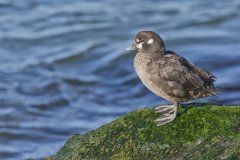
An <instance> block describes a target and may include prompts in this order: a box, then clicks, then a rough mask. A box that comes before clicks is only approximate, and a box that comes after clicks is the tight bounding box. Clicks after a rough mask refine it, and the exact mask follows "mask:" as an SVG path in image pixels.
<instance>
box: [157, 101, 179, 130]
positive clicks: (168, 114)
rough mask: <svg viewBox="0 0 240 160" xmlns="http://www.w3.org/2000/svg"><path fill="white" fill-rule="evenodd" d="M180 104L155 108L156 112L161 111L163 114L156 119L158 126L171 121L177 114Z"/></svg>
mask: <svg viewBox="0 0 240 160" xmlns="http://www.w3.org/2000/svg"><path fill="white" fill-rule="evenodd" d="M177 108H178V105H167V106H159V107H156V108H155V112H156V113H160V114H161V116H160V117H159V118H157V119H156V120H155V123H156V124H157V126H162V125H164V124H167V123H169V122H172V121H173V120H174V119H175V118H176V115H177Z"/></svg>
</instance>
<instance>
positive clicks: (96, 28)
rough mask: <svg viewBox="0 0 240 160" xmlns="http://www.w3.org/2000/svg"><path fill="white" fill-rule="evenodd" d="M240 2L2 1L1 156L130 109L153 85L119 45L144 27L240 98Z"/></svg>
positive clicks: (31, 151)
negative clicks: (147, 85) (145, 81)
mask: <svg viewBox="0 0 240 160" xmlns="http://www.w3.org/2000/svg"><path fill="white" fill-rule="evenodd" d="M239 19H240V1H239V0H230V1H218V0H212V1H207V0H203V1H196V0H195V1H192V0H185V1H181V2H179V1H177V0H175V1H167V0H166V1H154V0H152V1H145V0H139V1H137V2H135V1H129V0H121V1H114V0H102V1H88V0H82V1H77V0H59V1H51V0H24V1H18V0H0V24H1V25H0V63H1V65H0V76H1V78H0V109H1V111H0V159H9V160H10V159H18V160H21V159H41V158H43V157H47V156H49V155H52V154H54V153H55V152H56V151H57V150H59V149H60V147H61V146H62V145H63V144H64V143H65V141H66V140H67V138H69V136H70V135H72V134H77V133H85V132H87V131H89V130H92V129H96V128H98V127H100V126H101V125H103V124H106V123H108V122H110V121H112V120H114V119H116V118H117V117H119V116H121V115H124V114H126V113H127V112H129V111H132V110H134V109H138V108H142V107H148V106H154V105H158V104H161V103H167V101H164V100H163V99H161V98H158V97H156V96H155V95H153V94H152V93H150V92H149V91H148V90H147V89H146V88H145V87H143V85H142V84H141V82H140V80H139V79H138V78H137V76H136V73H135V71H134V69H133V57H134V53H128V52H126V51H125V48H126V47H127V46H128V45H130V44H131V42H132V40H133V38H134V36H135V34H136V33H137V32H138V31H140V30H154V31H156V32H158V33H159V34H160V35H161V36H162V37H163V39H164V40H165V44H166V46H167V48H168V49H170V50H173V51H176V52H177V53H179V54H181V55H182V56H184V57H186V58H187V59H189V60H191V61H192V62H193V63H194V64H196V65H199V66H201V67H202V68H205V69H207V70H208V71H210V72H212V73H214V74H215V75H216V76H217V77H218V80H217V81H216V85H217V87H218V88H219V89H220V91H221V94H220V95H219V96H218V97H212V98H207V99H204V100H202V101H211V102H218V103H221V104H226V105H239V104H240V98H239V97H240V92H239V91H240V85H239V83H240V21H239Z"/></svg>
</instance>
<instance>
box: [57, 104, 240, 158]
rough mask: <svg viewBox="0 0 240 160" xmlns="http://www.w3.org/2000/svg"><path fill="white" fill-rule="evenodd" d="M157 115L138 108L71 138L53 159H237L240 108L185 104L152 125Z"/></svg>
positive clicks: (152, 111) (239, 140) (239, 144)
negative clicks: (174, 114)
mask: <svg viewBox="0 0 240 160" xmlns="http://www.w3.org/2000/svg"><path fill="white" fill-rule="evenodd" d="M157 116H158V115H157V114H155V113H154V110H153V109H140V110H136V111H133V112H130V113H128V114H127V115H125V116H123V117H120V118H119V119H117V120H115V121H113V122H111V123H109V124H107V125H104V126H102V127H100V128H99V129H96V130H94V131H90V132H88V133H86V134H84V135H74V136H73V137H71V138H70V139H69V140H68V141H67V143H66V144H65V145H64V146H63V147H62V148H61V150H60V151H59V152H58V153H57V154H56V155H55V156H54V157H53V159H56V160H80V159H81V160H108V159H111V160H159V159H173V160H176V159H203V160H205V159H240V106H215V105H205V106H201V105H200V106H196V105H195V106H193V105H187V106H185V107H183V108H181V109H180V112H179V115H178V117H177V119H176V120H174V121H173V122H172V123H169V124H166V125H164V126H161V127H157V126H156V125H155V123H154V120H155V119H156V118H157Z"/></svg>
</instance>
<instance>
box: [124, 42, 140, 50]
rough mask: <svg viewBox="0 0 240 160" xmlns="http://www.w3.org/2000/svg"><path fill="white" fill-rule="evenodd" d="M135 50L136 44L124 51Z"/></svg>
mask: <svg viewBox="0 0 240 160" xmlns="http://www.w3.org/2000/svg"><path fill="white" fill-rule="evenodd" d="M136 49H137V47H136V44H135V43H133V44H132V45H131V46H129V47H127V48H126V50H128V51H131V50H136Z"/></svg>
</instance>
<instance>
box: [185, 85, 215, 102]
mask: <svg viewBox="0 0 240 160" xmlns="http://www.w3.org/2000/svg"><path fill="white" fill-rule="evenodd" d="M218 93H219V92H218V90H217V88H216V87H215V86H214V85H205V86H204V87H202V88H199V89H196V90H192V91H189V95H190V96H191V98H192V99H198V98H204V97H210V96H216V95H217V94H218Z"/></svg>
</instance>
